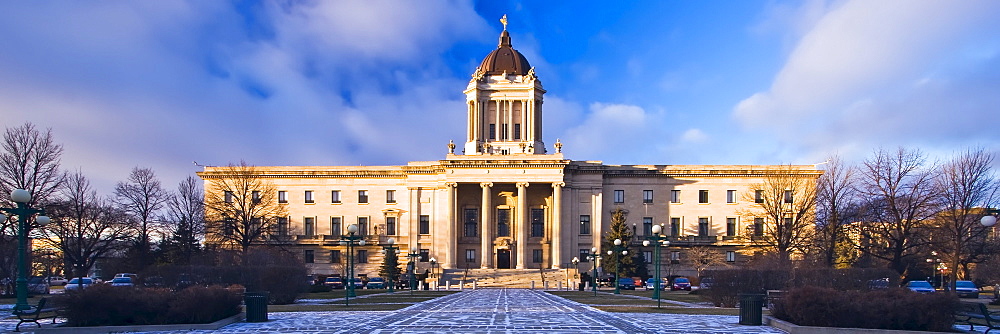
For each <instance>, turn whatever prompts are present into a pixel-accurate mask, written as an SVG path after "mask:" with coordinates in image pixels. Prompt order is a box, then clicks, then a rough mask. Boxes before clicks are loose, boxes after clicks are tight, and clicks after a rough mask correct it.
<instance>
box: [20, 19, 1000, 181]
mask: <svg viewBox="0 0 1000 334" xmlns="http://www.w3.org/2000/svg"><path fill="white" fill-rule="evenodd" d="M505 14H506V15H507V18H508V20H509V24H508V27H507V29H508V32H509V33H510V35H511V40H512V44H513V47H514V48H515V49H517V50H518V51H520V52H521V53H522V54H524V55H525V56H526V57H527V59H528V61H529V62H530V64H531V65H532V66H533V67H535V72H536V73H537V74H538V77H539V79H540V80H541V82H542V84H543V85H544V87H545V89H546V90H547V91H548V93H547V94H546V95H545V104H544V107H543V114H544V116H543V125H544V132H543V136H544V138H543V139H544V141H545V143H546V144H547V146H548V147H549V150H552V144H553V143H555V141H556V140H557V139H558V140H560V141H561V142H562V143H563V144H564V147H563V153H565V156H566V158H568V159H573V160H600V161H603V162H605V163H607V164H661V165H662V164H670V165H685V164H738V165H747V164H816V163H820V162H823V161H825V160H826V159H827V158H828V157H830V156H831V155H839V156H841V157H842V158H843V159H845V160H846V161H848V162H852V161H853V162H857V161H862V160H864V159H865V158H866V157H868V156H870V155H871V153H872V151H874V150H876V149H879V148H888V149H894V148H896V147H898V146H904V147H908V148H913V149H919V150H921V151H923V152H924V153H926V154H927V156H928V158H929V159H930V160H945V159H948V158H949V157H950V156H952V155H953V154H954V153H956V152H959V151H962V150H966V149H969V148H984V149H986V150H987V151H989V152H992V153H994V154H995V155H998V156H1000V122H998V115H1000V1H991V0H983V1H974V0H962V1H927V0H911V1H896V0H885V1H868V0H841V1H808V0H807V1H753V0H751V1H656V0H649V1H625V2H605V1H538V2H533V1H530V2H529V1H481V2H474V1H473V2H470V1H433V0H427V1H382V0H359V1H353V0H345V1H198V0H190V1H172V0H158V1H3V2H0V125H3V127H4V128H11V127H15V126H19V125H21V124H24V123H25V122H30V123H33V124H35V125H36V126H38V127H40V128H48V129H51V130H52V132H53V134H54V137H55V139H56V141H57V142H59V143H61V144H62V145H63V146H64V153H63V156H62V167H63V168H64V169H66V170H79V171H82V172H83V173H84V174H85V175H87V176H88V177H89V178H90V179H91V181H92V182H93V183H94V185H95V188H97V189H98V190H99V191H100V192H101V193H103V194H108V195H110V194H111V191H112V190H113V188H114V185H115V183H116V182H119V181H122V180H125V179H126V178H127V176H128V173H129V171H130V170H131V169H132V168H133V167H144V168H152V169H153V170H154V171H155V172H156V173H157V175H158V177H159V178H160V179H161V181H162V182H163V184H164V185H165V186H166V187H167V188H174V187H175V185H176V184H177V182H179V181H180V180H181V179H183V178H185V177H187V176H189V175H193V173H194V172H196V171H199V170H201V167H198V166H196V165H195V163H194V162H197V163H198V164H201V165H226V164H230V163H238V162H239V161H246V162H247V163H249V164H252V165H258V166H357V165H367V166H374V165H402V164H406V163H407V162H408V161H430V160H440V159H444V156H445V154H446V153H447V143H448V141H449V140H455V142H456V143H462V142H464V141H465V132H464V131H465V122H466V121H467V120H466V113H465V107H464V99H465V96H464V95H463V94H462V91H463V90H464V89H465V87H466V85H467V84H468V82H469V80H470V79H471V75H472V73H473V72H474V71H475V69H476V66H478V65H479V63H480V62H481V61H482V59H483V57H485V56H486V55H487V54H488V53H489V52H491V51H492V50H494V49H495V48H496V47H497V41H498V36H499V34H500V32H501V31H502V30H503V26H502V24H501V23H500V21H499V19H500V17H501V16H503V15H505ZM998 164H1000V162H998ZM996 167H998V168H1000V165H997V166H996Z"/></svg>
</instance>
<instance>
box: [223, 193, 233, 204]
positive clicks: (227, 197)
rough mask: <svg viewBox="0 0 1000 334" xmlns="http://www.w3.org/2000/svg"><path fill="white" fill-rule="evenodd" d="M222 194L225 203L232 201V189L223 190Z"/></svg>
mask: <svg viewBox="0 0 1000 334" xmlns="http://www.w3.org/2000/svg"><path fill="white" fill-rule="evenodd" d="M223 195H224V196H225V197H226V199H225V200H226V203H232V202H233V192H232V191H226V192H223Z"/></svg>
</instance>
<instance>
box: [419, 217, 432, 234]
mask: <svg viewBox="0 0 1000 334" xmlns="http://www.w3.org/2000/svg"><path fill="white" fill-rule="evenodd" d="M417 230H418V231H417V233H419V234H431V216H428V215H420V223H418V224H417Z"/></svg>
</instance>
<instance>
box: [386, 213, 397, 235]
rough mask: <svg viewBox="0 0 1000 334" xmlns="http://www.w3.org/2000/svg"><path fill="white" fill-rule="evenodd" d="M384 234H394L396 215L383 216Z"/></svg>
mask: <svg viewBox="0 0 1000 334" xmlns="http://www.w3.org/2000/svg"><path fill="white" fill-rule="evenodd" d="M385 234H386V235H396V217H385Z"/></svg>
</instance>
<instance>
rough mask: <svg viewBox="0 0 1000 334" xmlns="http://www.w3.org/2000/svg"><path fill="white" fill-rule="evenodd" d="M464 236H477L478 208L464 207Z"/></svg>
mask: <svg viewBox="0 0 1000 334" xmlns="http://www.w3.org/2000/svg"><path fill="white" fill-rule="evenodd" d="M464 217H465V218H464V221H465V224H464V225H465V234H464V235H465V236H466V237H474V236H477V235H478V234H477V233H478V230H479V223H478V222H479V210H476V209H465V216H464Z"/></svg>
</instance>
